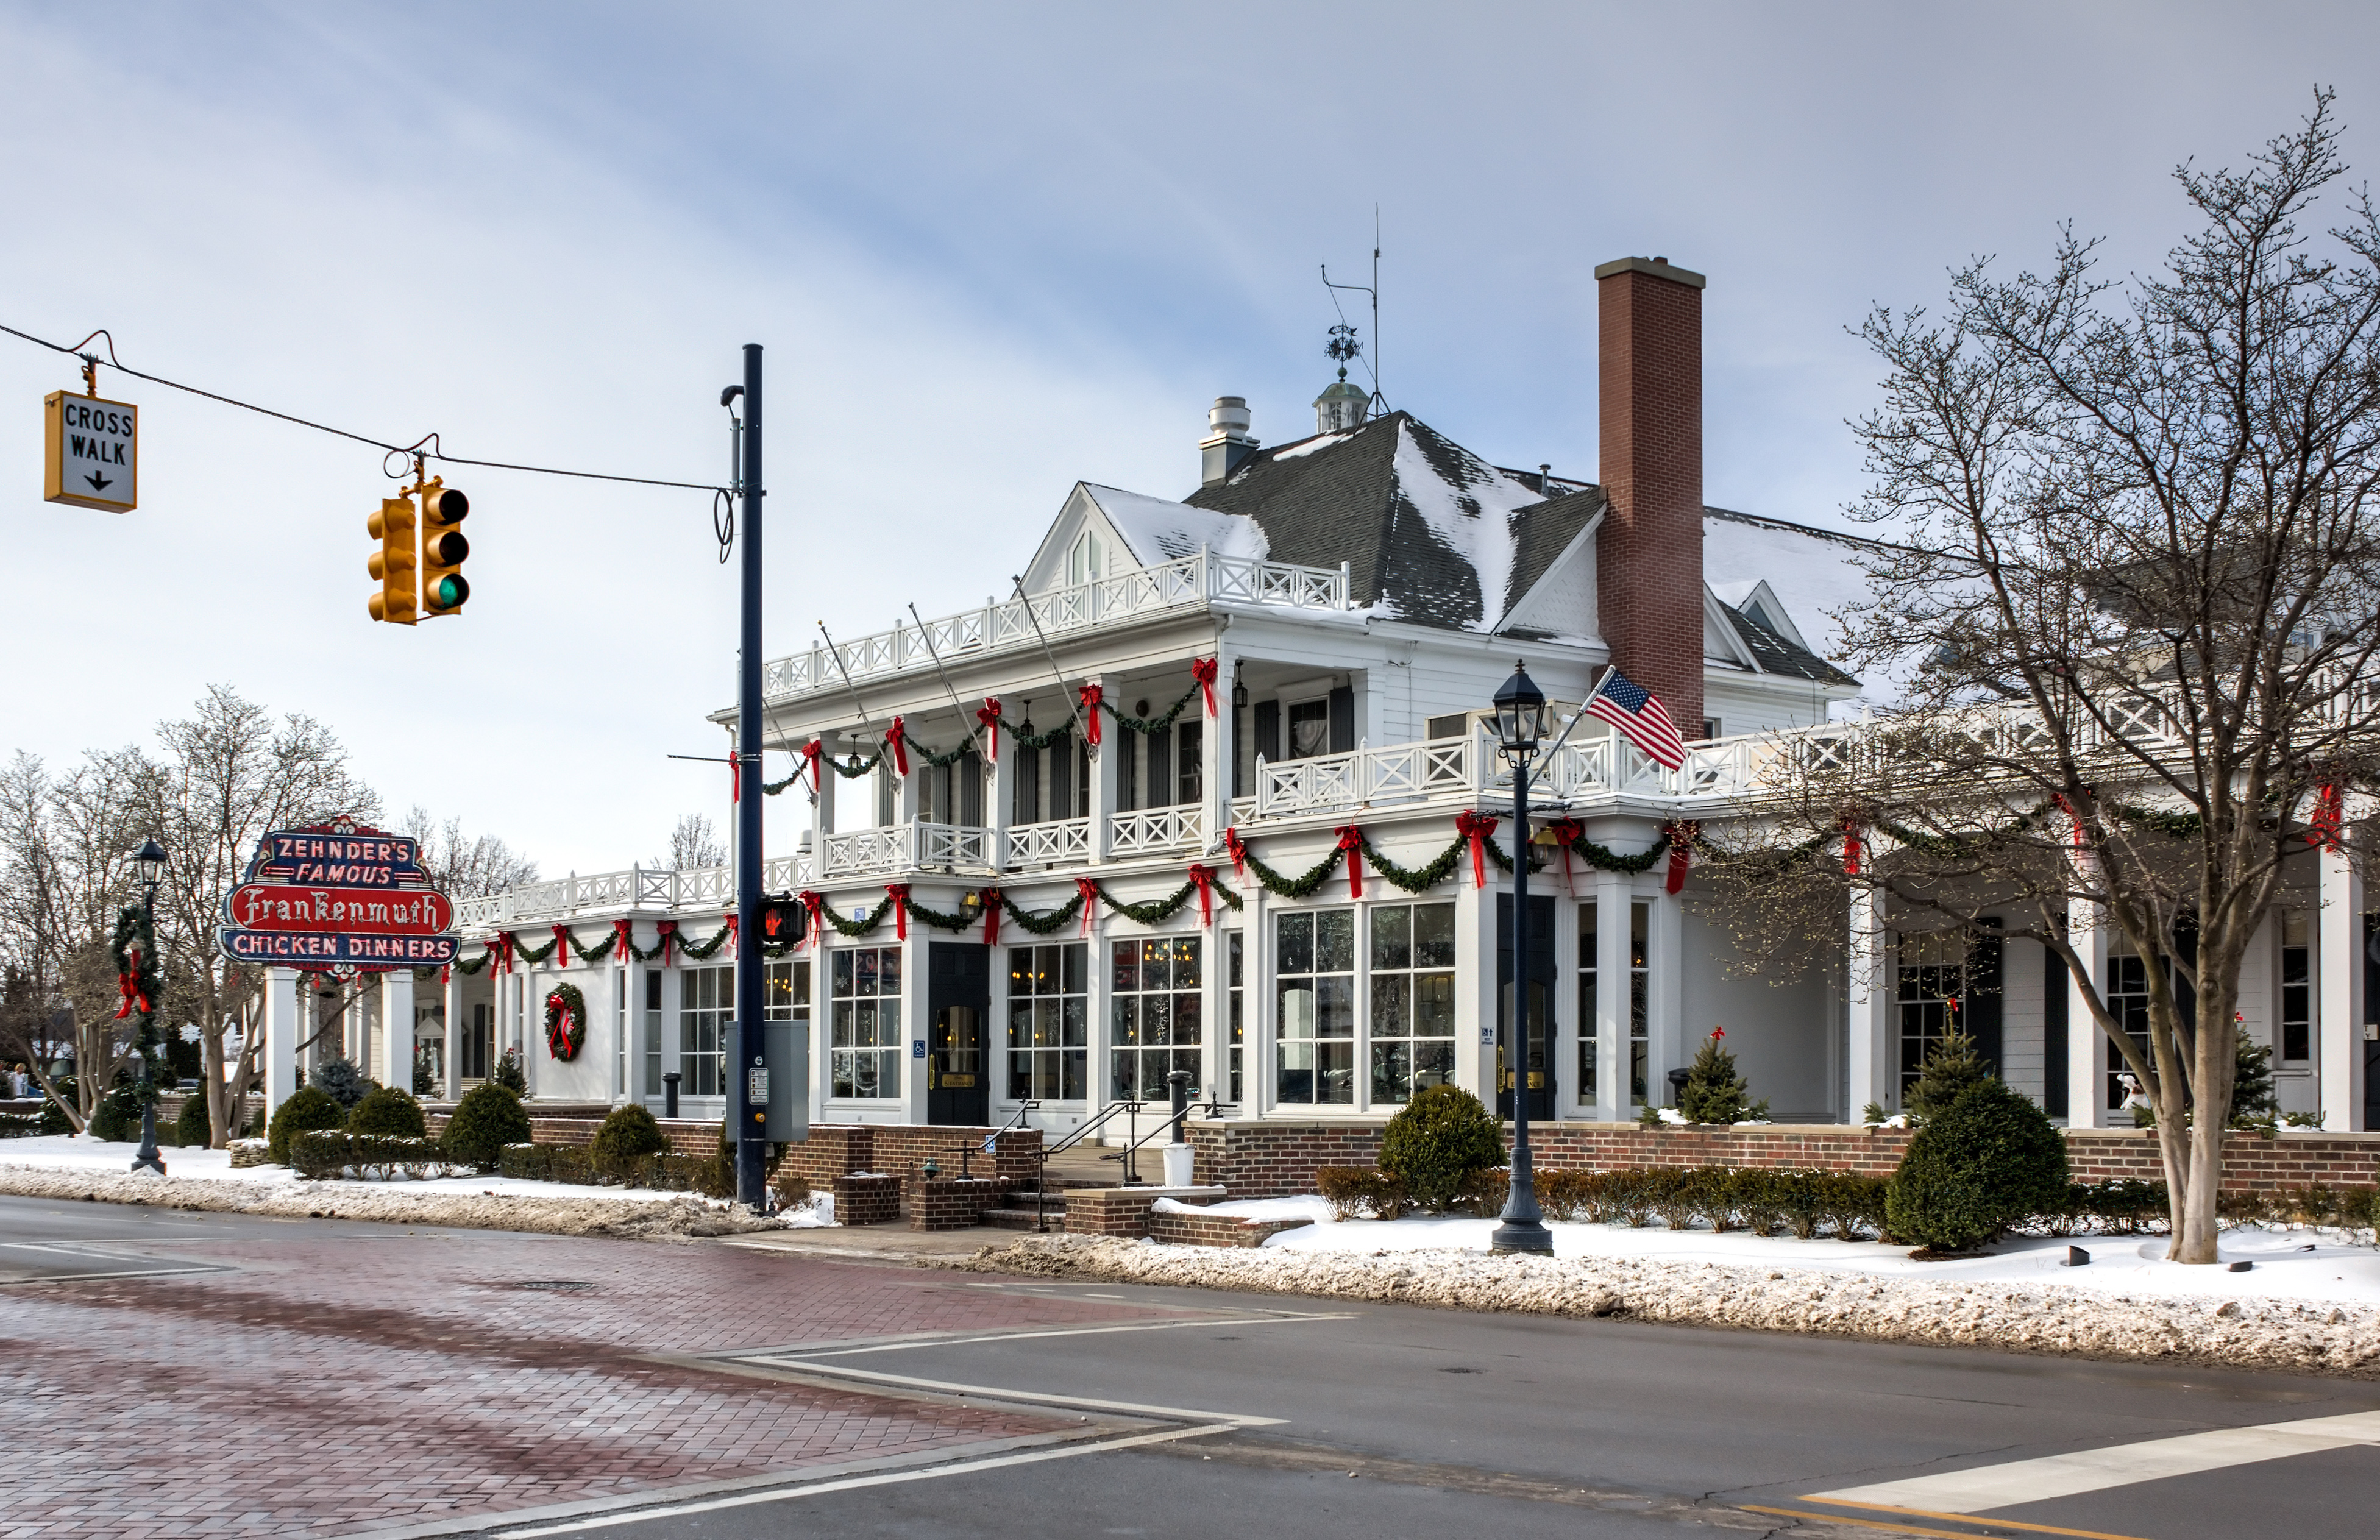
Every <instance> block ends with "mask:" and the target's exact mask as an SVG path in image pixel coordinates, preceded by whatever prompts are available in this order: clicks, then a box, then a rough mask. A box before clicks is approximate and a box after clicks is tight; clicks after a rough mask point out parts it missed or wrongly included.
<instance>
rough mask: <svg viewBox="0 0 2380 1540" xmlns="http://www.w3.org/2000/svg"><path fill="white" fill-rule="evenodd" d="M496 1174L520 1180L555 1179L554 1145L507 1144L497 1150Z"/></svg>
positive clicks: (541, 1180) (544, 1180)
mask: <svg viewBox="0 0 2380 1540" xmlns="http://www.w3.org/2000/svg"><path fill="white" fill-rule="evenodd" d="M496 1174H497V1175H498V1176H509V1177H512V1178H514V1179H515V1180H516V1181H520V1182H551V1181H553V1146H552V1145H528V1144H522V1145H506V1146H504V1148H502V1149H500V1150H498V1151H496Z"/></svg>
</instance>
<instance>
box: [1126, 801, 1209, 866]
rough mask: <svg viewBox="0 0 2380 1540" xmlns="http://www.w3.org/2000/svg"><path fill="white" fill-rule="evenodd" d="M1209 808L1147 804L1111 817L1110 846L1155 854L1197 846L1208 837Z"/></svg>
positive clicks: (1127, 850)
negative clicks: (1137, 809)
mask: <svg viewBox="0 0 2380 1540" xmlns="http://www.w3.org/2000/svg"><path fill="white" fill-rule="evenodd" d="M1206 831H1207V810H1206V809H1205V808H1203V807H1200V806H1197V805H1196V804H1195V803H1193V804H1188V805H1185V806H1180V807H1145V808H1142V809H1140V810H1139V811H1137V812H1132V813H1118V814H1116V815H1115V816H1114V817H1112V818H1111V819H1109V820H1108V850H1109V852H1110V853H1111V854H1112V855H1160V854H1163V853H1166V852H1170V851H1176V850H1182V849H1184V848H1189V849H1196V848H1197V847H1198V845H1200V844H1201V843H1203V842H1204V839H1205V835H1206Z"/></svg>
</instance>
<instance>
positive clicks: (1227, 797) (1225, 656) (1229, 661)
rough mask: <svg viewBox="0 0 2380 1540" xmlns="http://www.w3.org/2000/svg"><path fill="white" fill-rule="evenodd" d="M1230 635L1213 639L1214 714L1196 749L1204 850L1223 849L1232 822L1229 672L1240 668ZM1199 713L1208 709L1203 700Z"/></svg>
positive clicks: (1220, 635) (1207, 723)
mask: <svg viewBox="0 0 2380 1540" xmlns="http://www.w3.org/2000/svg"><path fill="white" fill-rule="evenodd" d="M1230 636H1231V634H1230V633H1229V632H1219V633H1217V635H1216V637H1215V714H1214V715H1213V716H1211V717H1208V718H1207V719H1206V731H1205V734H1204V741H1203V743H1202V745H1201V746H1200V749H1199V766H1198V785H1199V787H1200V789H1201V790H1202V791H1203V792H1204V796H1203V798H1202V801H1203V802H1204V803H1205V805H1206V806H1205V824H1204V827H1205V830H1206V836H1207V837H1206V841H1205V848H1206V849H1208V850H1209V851H1215V850H1220V849H1222V848H1223V831H1224V830H1225V829H1227V828H1229V827H1231V822H1232V756H1233V754H1235V753H1237V752H1238V747H1237V746H1236V745H1234V744H1233V742H1232V729H1233V726H1234V725H1236V723H1235V721H1234V718H1235V715H1236V714H1235V713H1234V712H1233V709H1232V670H1233V669H1234V668H1236V667H1238V666H1239V660H1238V659H1237V658H1236V657H1234V656H1233V652H1232V649H1231V648H1230V646H1229V645H1228V643H1229V640H1230ZM1198 709H1199V711H1200V712H1201V713H1203V712H1205V710H1206V709H1207V706H1206V702H1205V700H1204V699H1203V698H1202V699H1201V700H1200V701H1199V703H1198Z"/></svg>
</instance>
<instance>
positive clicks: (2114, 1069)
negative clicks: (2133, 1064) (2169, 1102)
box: [2101, 931, 2149, 1111]
mask: <svg viewBox="0 0 2380 1540" xmlns="http://www.w3.org/2000/svg"><path fill="white" fill-rule="evenodd" d="M2118 948H2122V949H2123V950H2122V951H2119V950H2118ZM2107 953H2108V955H2107V988H2106V989H2105V990H2104V991H2103V993H2102V997H2101V998H2103V999H2104V1000H2106V1001H2107V1014H2108V1015H2110V1016H2112V1017H2114V1018H2115V1020H2116V1025H2118V1026H2119V1027H2121V1028H2122V1029H2123V1030H2124V1032H2125V1034H2126V1035H2127V1036H2128V1037H2131V1039H2132V1045H2133V1046H2134V1047H2135V1048H2137V1049H2139V1050H2140V1051H2141V1052H2142V1054H2143V1055H2146V1054H2147V1053H2148V1051H2149V970H2148V964H2146V963H2145V962H2143V961H2142V959H2141V958H2140V956H2139V955H2138V954H2137V953H2135V952H2132V951H2131V947H2130V944H2129V943H2128V942H2126V941H2125V940H2123V936H2122V932H2120V931H2119V932H2117V934H2116V936H2115V937H2113V938H2111V939H2110V944H2109V946H2108V948H2107ZM2107 1059H2108V1069H2107V1109H2108V1110H2110V1111H2113V1110H2116V1109H2117V1108H2119V1107H2121V1106H2123V1105H2124V1103H2125V1102H2126V1101H2127V1100H2129V1099H2131V1087H2129V1086H2127V1085H2125V1084H2124V1079H2125V1077H2126V1076H2127V1075H2129V1074H2130V1073H2131V1071H2130V1070H2129V1069H2128V1068H2127V1067H2126V1065H2125V1063H2124V1061H2123V1056H2122V1055H2120V1054H2117V1053H2112V1052H2111V1053H2109V1054H2108V1055H2107ZM2143 1089H2145V1087H2143Z"/></svg>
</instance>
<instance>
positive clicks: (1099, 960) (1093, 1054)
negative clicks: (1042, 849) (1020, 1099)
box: [1083, 757, 1154, 1166]
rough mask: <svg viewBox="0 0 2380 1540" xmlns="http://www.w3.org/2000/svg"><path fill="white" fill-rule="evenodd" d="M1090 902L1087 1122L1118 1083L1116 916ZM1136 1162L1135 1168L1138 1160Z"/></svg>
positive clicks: (1109, 1131) (1104, 1133)
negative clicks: (1112, 1049)
mask: <svg viewBox="0 0 2380 1540" xmlns="http://www.w3.org/2000/svg"><path fill="white" fill-rule="evenodd" d="M1103 758H1104V757H1103ZM1089 902H1090V914H1091V933H1090V936H1089V938H1088V939H1087V940H1085V941H1084V943H1083V945H1084V948H1085V955H1084V958H1083V963H1084V966H1085V968H1086V970H1087V971H1086V972H1085V974H1084V976H1083V986H1084V998H1083V1016H1084V1023H1083V1039H1084V1044H1085V1049H1084V1056H1083V1058H1084V1063H1083V1116H1084V1117H1085V1118H1086V1119H1088V1118H1095V1117H1097V1116H1099V1110H1100V1109H1101V1108H1103V1107H1105V1106H1107V1104H1108V1103H1109V1102H1111V1101H1113V1100H1115V1099H1116V1097H1115V1093H1114V1085H1115V1080H1114V1077H1113V1076H1112V1075H1111V1073H1109V1070H1108V1049H1109V1044H1110V1041H1111V1036H1112V1034H1111V1030H1110V1028H1111V1022H1110V1020H1109V1018H1110V1017H1111V1016H1113V1015H1114V1014H1115V975H1114V973H1113V972H1112V971H1111V969H1110V967H1109V965H1108V926H1109V925H1110V923H1111V921H1112V920H1113V918H1114V916H1111V915H1110V914H1109V913H1108V912H1107V909H1106V907H1105V906H1104V905H1103V904H1101V903H1099V902H1098V901H1097V900H1096V899H1094V900H1091V901H1089ZM1139 1099H1141V1100H1143V1101H1146V1100H1147V1099H1148V1097H1147V1095H1146V1094H1144V1095H1143V1096H1142V1097H1140V1098H1139ZM1153 1110H1154V1109H1150V1111H1153ZM1147 1116H1148V1112H1142V1113H1140V1114H1138V1115H1137V1119H1136V1120H1135V1121H1136V1122H1137V1124H1138V1126H1140V1127H1147V1122H1146V1120H1147ZM1124 1128H1125V1122H1123V1121H1118V1122H1112V1123H1110V1124H1109V1125H1108V1126H1107V1127H1106V1128H1105V1129H1103V1130H1101V1131H1100V1134H1099V1140H1100V1142H1101V1143H1102V1144H1104V1143H1105V1142H1106V1141H1107V1140H1108V1139H1109V1138H1111V1137H1113V1138H1117V1139H1121V1138H1122V1137H1123V1132H1124ZM1134 1163H1135V1166H1136V1165H1137V1164H1138V1163H1139V1157H1137V1156H1135V1157H1134Z"/></svg>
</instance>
